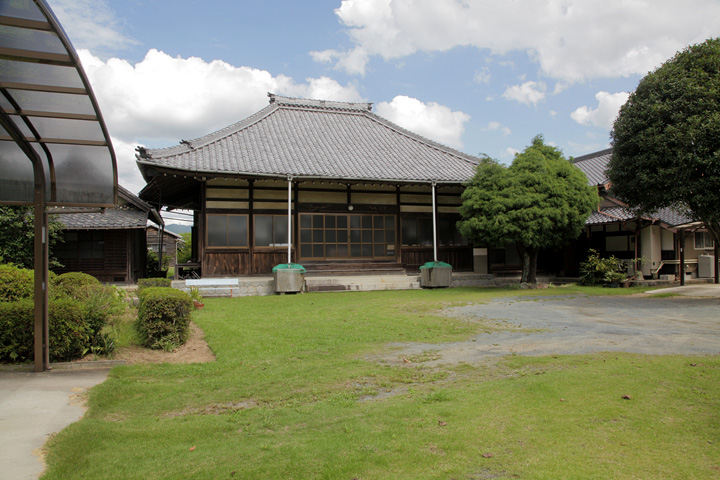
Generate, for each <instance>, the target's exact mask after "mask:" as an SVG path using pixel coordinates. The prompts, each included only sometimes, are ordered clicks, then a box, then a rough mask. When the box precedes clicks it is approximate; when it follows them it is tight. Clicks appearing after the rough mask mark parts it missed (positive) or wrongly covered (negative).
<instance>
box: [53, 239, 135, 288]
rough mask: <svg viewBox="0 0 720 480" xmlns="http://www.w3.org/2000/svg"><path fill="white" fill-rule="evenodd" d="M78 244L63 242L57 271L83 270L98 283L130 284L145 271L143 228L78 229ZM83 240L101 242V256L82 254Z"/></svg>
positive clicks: (84, 246) (59, 272)
mask: <svg viewBox="0 0 720 480" xmlns="http://www.w3.org/2000/svg"><path fill="white" fill-rule="evenodd" d="M73 233H77V235H78V241H77V244H75V243H74V242H69V243H68V242H66V244H65V245H62V247H61V251H62V252H64V255H63V256H60V255H59V261H60V263H62V264H63V266H62V267H59V268H54V269H53V271H54V272H55V273H57V274H62V273H66V272H83V273H87V274H89V275H92V276H94V277H95V278H97V279H98V280H100V281H101V282H108V283H133V282H136V281H137V279H138V278H140V277H141V276H142V275H143V274H144V270H145V258H146V253H145V250H146V248H145V231H144V230H143V229H127V230H77V231H73ZM84 242H102V256H101V257H100V256H97V258H87V257H84V256H83V255H82V254H80V252H81V251H82V250H83V249H85V250H86V249H87V247H86V245H87V244H86V243H84Z"/></svg>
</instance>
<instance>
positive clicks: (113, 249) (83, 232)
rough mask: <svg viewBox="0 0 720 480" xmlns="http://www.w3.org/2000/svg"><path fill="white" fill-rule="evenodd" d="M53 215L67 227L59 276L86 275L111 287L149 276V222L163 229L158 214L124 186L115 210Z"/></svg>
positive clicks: (60, 247) (62, 210)
mask: <svg viewBox="0 0 720 480" xmlns="http://www.w3.org/2000/svg"><path fill="white" fill-rule="evenodd" d="M68 212H73V213H68ZM50 214H51V215H53V214H55V215H57V217H58V219H59V220H60V222H61V223H62V224H63V225H64V229H63V240H64V241H63V242H61V243H59V244H57V245H56V246H55V250H54V253H55V255H56V256H57V258H58V261H59V262H60V263H61V264H62V265H63V266H62V267H59V268H54V269H53V270H54V271H55V273H58V274H61V273H65V272H84V273H87V274H90V275H92V276H94V277H95V278H97V279H98V280H100V281H101V282H108V283H136V282H137V280H138V279H139V278H143V277H144V276H145V274H146V271H145V270H146V261H147V240H146V234H145V229H146V227H147V225H148V220H150V221H152V222H155V223H156V224H158V225H163V220H162V217H161V216H160V214H159V213H158V211H157V210H155V209H154V208H153V207H152V206H150V205H149V204H147V203H146V202H143V201H142V200H140V199H139V198H138V197H137V196H135V195H133V194H132V193H131V192H130V191H129V190H127V189H125V188H123V187H121V186H118V205H117V206H116V207H114V208H104V209H79V208H57V209H53V210H50Z"/></svg>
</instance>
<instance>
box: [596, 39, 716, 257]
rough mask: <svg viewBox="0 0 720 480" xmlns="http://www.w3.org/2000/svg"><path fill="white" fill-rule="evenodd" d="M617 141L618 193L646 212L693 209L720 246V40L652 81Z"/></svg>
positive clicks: (612, 168) (633, 98)
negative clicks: (664, 209)
mask: <svg viewBox="0 0 720 480" xmlns="http://www.w3.org/2000/svg"><path fill="white" fill-rule="evenodd" d="M611 138H612V146H613V155H612V159H611V160H610V164H609V168H608V172H607V174H608V178H609V180H610V181H611V182H612V190H611V191H612V193H613V195H615V196H616V197H617V198H619V199H621V200H623V201H625V202H627V203H628V204H629V205H630V206H632V207H635V208H638V209H639V210H640V211H643V212H653V211H655V210H658V209H660V208H664V207H670V208H675V209H676V210H680V211H687V210H690V211H691V212H692V214H693V215H694V216H695V217H696V218H697V219H699V220H702V221H703V222H704V223H705V225H706V226H707V227H708V229H709V230H710V231H711V232H712V234H713V237H714V238H715V242H716V244H718V243H720V237H719V235H720V39H710V40H707V41H705V42H704V43H701V44H698V45H693V46H691V47H688V48H687V49H685V50H683V51H681V52H678V53H677V54H676V55H675V56H674V57H673V58H671V59H670V60H668V61H667V62H665V63H664V64H663V65H662V66H660V67H659V68H658V69H657V70H655V71H654V72H650V73H649V74H648V75H647V76H645V77H644V78H643V79H642V80H641V81H640V83H639V84H638V87H637V90H636V91H635V92H634V93H632V94H631V95H630V98H629V99H628V101H627V103H626V104H625V105H623V107H622V108H621V109H620V114H619V115H618V118H617V120H616V121H615V124H614V126H613V130H612V133H611Z"/></svg>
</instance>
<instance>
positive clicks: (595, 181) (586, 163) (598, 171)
mask: <svg viewBox="0 0 720 480" xmlns="http://www.w3.org/2000/svg"><path fill="white" fill-rule="evenodd" d="M611 156H612V148H608V149H606V150H601V151H599V152H595V153H590V154H588V155H583V156H582V157H576V158H575V160H573V163H574V164H575V166H576V167H578V168H579V169H580V170H582V171H583V173H585V176H586V177H587V179H588V183H589V184H590V185H605V184H607V183H608V178H607V175H606V174H605V170H607V166H608V162H610V157H611Z"/></svg>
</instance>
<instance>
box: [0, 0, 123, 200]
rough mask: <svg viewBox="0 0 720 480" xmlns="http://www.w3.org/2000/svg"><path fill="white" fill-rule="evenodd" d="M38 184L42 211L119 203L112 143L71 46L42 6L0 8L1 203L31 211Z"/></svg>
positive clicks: (12, 3) (12, 2) (35, 0)
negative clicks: (44, 208)
mask: <svg viewBox="0 0 720 480" xmlns="http://www.w3.org/2000/svg"><path fill="white" fill-rule="evenodd" d="M28 160H29V161H28ZM40 169H42V171H39V170H40ZM40 174H42V176H40ZM38 182H42V183H44V185H45V186H44V197H45V201H46V203H47V204H48V205H57V206H84V207H88V206H90V207H110V206H112V205H114V204H115V203H116V201H117V163H116V159H115V153H114V151H113V148H112V144H111V141H110V135H109V134H108V132H107V128H106V127H105V122H104V121H103V118H102V115H101V113H100V108H99V107H98V104H97V100H96V98H95V95H94V94H93V92H92V89H91V87H90V83H89V82H88V79H87V76H86V75H85V72H84V70H83V68H82V66H81V64H80V60H79V59H78V56H77V53H76V52H75V49H74V48H73V46H72V44H71V43H70V40H69V39H68V37H67V35H66V34H65V32H64V31H63V29H62V27H61V26H60V23H59V22H58V20H57V19H56V18H55V15H54V14H53V13H52V11H51V10H50V7H49V6H48V5H47V3H46V2H45V0H9V1H3V2H0V203H12V204H18V203H19V204H23V203H24V204H31V203H33V202H34V196H35V193H34V189H35V188H36V187H37V186H38V185H37V184H38Z"/></svg>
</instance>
